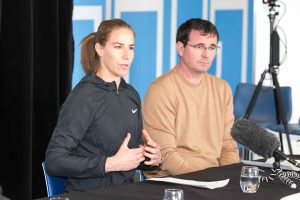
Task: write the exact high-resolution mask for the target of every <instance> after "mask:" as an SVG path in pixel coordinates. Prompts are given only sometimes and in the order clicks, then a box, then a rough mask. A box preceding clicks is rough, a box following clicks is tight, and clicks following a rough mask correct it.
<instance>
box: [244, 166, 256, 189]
mask: <svg viewBox="0 0 300 200" xmlns="http://www.w3.org/2000/svg"><path fill="white" fill-rule="evenodd" d="M259 184H260V179H259V169H258V167H254V166H243V168H242V171H241V177H240V186H241V189H242V190H243V192H244V193H255V192H256V191H257V190H258V188H259Z"/></svg>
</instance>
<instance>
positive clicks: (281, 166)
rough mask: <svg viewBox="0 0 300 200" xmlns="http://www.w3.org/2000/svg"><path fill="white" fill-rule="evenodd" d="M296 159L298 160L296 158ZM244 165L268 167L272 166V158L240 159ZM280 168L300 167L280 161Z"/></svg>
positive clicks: (294, 169) (293, 168) (292, 168)
mask: <svg viewBox="0 0 300 200" xmlns="http://www.w3.org/2000/svg"><path fill="white" fill-rule="evenodd" d="M297 161H298V160H297ZM242 162H243V163H244V164H245V165H254V166H257V167H268V168H273V163H274V158H270V159H268V160H267V161H266V162H258V161H249V160H242ZM280 168H281V169H284V170H293V171H300V169H299V168H298V167H296V166H294V165H292V164H291V163H289V162H288V161H281V162H280Z"/></svg>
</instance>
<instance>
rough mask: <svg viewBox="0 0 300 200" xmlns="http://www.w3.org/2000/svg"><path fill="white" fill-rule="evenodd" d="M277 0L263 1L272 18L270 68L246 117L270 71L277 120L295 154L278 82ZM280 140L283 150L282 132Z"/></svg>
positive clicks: (247, 115)
mask: <svg viewBox="0 0 300 200" xmlns="http://www.w3.org/2000/svg"><path fill="white" fill-rule="evenodd" d="M275 1H276V0H268V1H267V2H264V1H263V3H269V6H270V9H269V15H268V17H269V19H270V63H269V68H268V69H266V70H264V72H263V73H262V74H261V79H260V81H259V83H258V84H257V86H256V88H255V90H254V93H253V96H252V98H251V100H250V103H249V105H248V108H247V110H246V113H245V115H244V118H245V119H249V116H250V115H251V112H252V110H253V107H254V105H255V102H256V100H257V97H258V95H259V93H260V91H261V88H262V84H263V81H264V79H265V76H266V73H269V74H270V75H271V77H272V80H273V86H275V89H274V92H275V103H276V114H277V122H278V124H280V123H282V124H283V126H284V131H285V133H286V138H287V143H288V147H289V151H290V154H291V155H293V152H292V146H291V141H290V135H289V130H288V126H287V119H286V113H285V110H284V107H283V99H282V94H281V91H280V86H279V82H278V78H277V69H278V66H279V65H280V63H279V36H278V33H277V31H276V30H275V29H274V21H275V17H276V15H278V12H276V11H275V9H274V7H275V6H277V5H276V4H275ZM277 7H279V6H277ZM280 142H281V149H282V150H283V144H282V135H281V134H280ZM244 158H245V159H246V160H249V150H247V149H245V151H244Z"/></svg>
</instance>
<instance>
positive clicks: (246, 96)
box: [234, 83, 292, 124]
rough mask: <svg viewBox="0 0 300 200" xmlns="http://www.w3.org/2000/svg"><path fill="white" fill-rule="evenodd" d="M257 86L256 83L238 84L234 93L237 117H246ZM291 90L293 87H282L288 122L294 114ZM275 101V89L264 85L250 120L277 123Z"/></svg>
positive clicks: (261, 122)
mask: <svg viewBox="0 0 300 200" xmlns="http://www.w3.org/2000/svg"><path fill="white" fill-rule="evenodd" d="M255 88H256V85H254V84H249V83H240V84H238V86H237V88H236V91H235V94H234V115H235V118H236V119H238V118H241V117H244V115H245V113H246V110H247V108H248V105H249V103H250V100H251V98H252V96H253V93H254V90H255ZM291 90H292V89H291V87H280V91H281V95H282V99H283V107H284V111H285V114H286V119H287V122H288V121H290V119H291V115H292V91H291ZM275 102H276V101H275V89H274V88H273V87H269V86H262V88H261V90H260V92H259V94H258V97H257V100H256V102H255V105H254V107H253V110H252V112H251V114H250V116H249V120H252V121H255V122H257V123H260V124H271V123H273V124H274V123H275V124H276V123H277V112H276V103H275Z"/></svg>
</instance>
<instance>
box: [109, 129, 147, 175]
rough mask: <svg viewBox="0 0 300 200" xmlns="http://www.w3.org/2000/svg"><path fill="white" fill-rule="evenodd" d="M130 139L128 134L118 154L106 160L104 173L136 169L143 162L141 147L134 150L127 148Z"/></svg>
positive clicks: (142, 148) (142, 149)
mask: <svg viewBox="0 0 300 200" xmlns="http://www.w3.org/2000/svg"><path fill="white" fill-rule="evenodd" d="M130 138H131V135H130V133H128V134H127V136H126V137H125V139H124V141H123V143H122V145H121V146H120V148H119V150H118V152H117V153H116V154H115V155H114V156H112V157H108V158H107V159H106V163H105V172H111V171H129V170H132V169H135V168H137V167H138V166H139V165H140V163H141V162H143V161H144V160H145V157H144V147H143V146H140V147H139V148H135V149H129V148H128V143H129V140H130Z"/></svg>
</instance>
